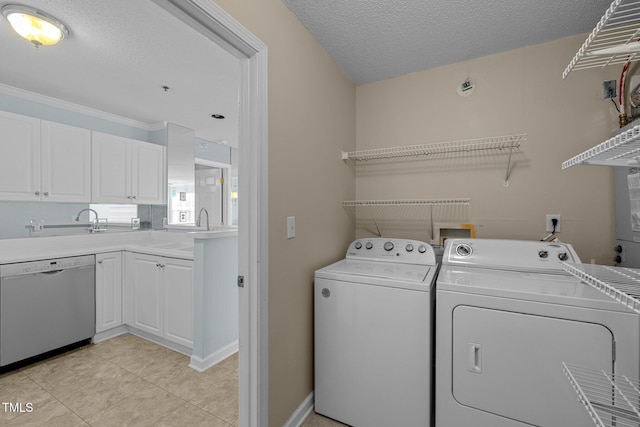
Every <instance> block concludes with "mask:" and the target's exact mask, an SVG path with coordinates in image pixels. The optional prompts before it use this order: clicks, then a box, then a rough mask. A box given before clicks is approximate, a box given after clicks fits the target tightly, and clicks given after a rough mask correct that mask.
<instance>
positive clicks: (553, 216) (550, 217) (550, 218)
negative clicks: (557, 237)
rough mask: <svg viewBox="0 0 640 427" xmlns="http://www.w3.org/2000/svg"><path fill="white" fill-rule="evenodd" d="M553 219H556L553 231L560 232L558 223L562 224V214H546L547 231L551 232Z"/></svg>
mask: <svg viewBox="0 0 640 427" xmlns="http://www.w3.org/2000/svg"><path fill="white" fill-rule="evenodd" d="M553 219H557V220H558V223H557V224H556V229H555V232H556V233H559V232H560V225H561V224H562V221H561V220H562V215H560V214H547V233H553V231H554V230H553V222H552V221H553Z"/></svg>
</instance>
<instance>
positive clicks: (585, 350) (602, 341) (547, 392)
mask: <svg viewBox="0 0 640 427" xmlns="http://www.w3.org/2000/svg"><path fill="white" fill-rule="evenodd" d="M564 260H566V261H569V262H580V260H579V258H578V255H577V254H576V253H575V251H574V250H573V248H572V247H571V245H568V244H563V243H546V242H535V241H510V240H488V239H454V240H447V242H446V246H445V253H444V256H443V260H442V267H441V270H440V273H439V276H438V281H437V285H436V287H437V291H436V323H437V328H436V350H437V351H436V360H435V363H436V366H435V370H436V396H435V402H436V403H435V407H436V409H435V413H436V426H437V427H460V426H476V427H516V426H518V427H521V426H540V427H585V426H589V425H593V422H592V421H591V419H590V417H589V416H588V413H587V411H586V410H585V409H584V407H583V405H582V404H581V403H580V402H579V401H578V399H577V395H576V393H575V391H574V390H573V388H572V386H571V384H570V383H569V381H568V379H567V377H566V376H565V375H564V373H563V371H562V362H567V363H571V364H576V365H580V366H584V367H586V368H590V369H601V370H604V371H606V372H620V373H624V374H625V375H629V376H630V377H634V378H637V377H638V373H639V369H640V361H639V355H640V351H639V346H640V344H639V337H640V322H639V320H638V319H639V318H638V315H637V314H635V313H634V312H632V311H631V310H629V309H627V308H626V307H624V306H623V305H621V304H619V303H617V302H615V301H613V300H612V299H610V298H609V297H607V296H605V295H603V294H602V293H600V292H599V291H597V290H595V289H593V288H592V287H590V286H588V285H586V284H583V283H581V282H580V281H579V280H578V279H576V278H574V277H572V276H570V275H569V274H568V273H565V272H564V271H563V269H562V265H561V261H564Z"/></svg>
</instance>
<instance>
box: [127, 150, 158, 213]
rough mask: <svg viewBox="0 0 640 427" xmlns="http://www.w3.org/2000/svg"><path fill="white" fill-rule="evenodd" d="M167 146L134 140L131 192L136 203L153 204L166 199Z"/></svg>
mask: <svg viewBox="0 0 640 427" xmlns="http://www.w3.org/2000/svg"><path fill="white" fill-rule="evenodd" d="M164 152H165V148H164V147H163V146H162V145H157V144H150V143H147V142H140V141H132V145H131V156H132V157H131V160H132V169H131V192H132V193H131V194H132V197H133V199H134V203H139V204H145V205H153V204H162V203H164V201H165V193H166V185H165V183H164V176H165V174H164V169H165V159H164Z"/></svg>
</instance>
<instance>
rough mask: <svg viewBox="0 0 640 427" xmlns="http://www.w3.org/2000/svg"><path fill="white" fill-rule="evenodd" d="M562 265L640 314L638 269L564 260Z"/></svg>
mask: <svg viewBox="0 0 640 427" xmlns="http://www.w3.org/2000/svg"><path fill="white" fill-rule="evenodd" d="M562 267H563V268H564V270H565V271H567V272H569V273H571V274H572V275H574V276H575V277H577V278H578V279H580V280H582V281H583V282H584V283H586V284H587V285H590V286H592V287H594V288H596V289H597V290H599V291H600V292H602V293H603V294H605V295H607V296H608V297H610V298H612V299H614V300H615V301H618V302H619V303H620V304H623V305H625V306H626V307H628V308H630V309H631V310H633V311H635V312H636V313H638V314H640V269H636V268H623V267H610V266H606V265H597V264H577V263H569V262H566V261H565V262H563V263H562Z"/></svg>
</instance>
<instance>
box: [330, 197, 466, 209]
mask: <svg viewBox="0 0 640 427" xmlns="http://www.w3.org/2000/svg"><path fill="white" fill-rule="evenodd" d="M470 202H471V199H408V200H346V201H344V202H342V206H343V207H345V208H349V207H358V206H444V205H464V206H467V205H469V203H470Z"/></svg>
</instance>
